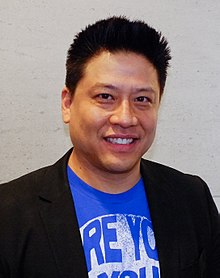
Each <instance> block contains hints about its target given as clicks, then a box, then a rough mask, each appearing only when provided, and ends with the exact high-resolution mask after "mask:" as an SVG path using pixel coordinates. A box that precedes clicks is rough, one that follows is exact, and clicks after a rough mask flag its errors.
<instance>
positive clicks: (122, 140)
mask: <svg viewBox="0 0 220 278" xmlns="http://www.w3.org/2000/svg"><path fill="white" fill-rule="evenodd" d="M106 140H107V142H110V143H112V144H118V145H129V144H131V143H133V142H134V139H132V138H106Z"/></svg>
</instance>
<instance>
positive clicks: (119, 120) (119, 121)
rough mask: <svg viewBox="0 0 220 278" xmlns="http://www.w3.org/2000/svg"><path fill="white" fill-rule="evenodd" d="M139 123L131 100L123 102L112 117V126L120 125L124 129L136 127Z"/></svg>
mask: <svg viewBox="0 0 220 278" xmlns="http://www.w3.org/2000/svg"><path fill="white" fill-rule="evenodd" d="M137 122H138V120H137V117H136V115H135V113H134V111H133V108H132V105H131V104H130V102H129V100H123V101H122V102H121V103H120V105H118V107H117V108H116V109H115V110H114V111H113V113H112V115H111V117H110V123H111V124H113V125H119V126H121V127H123V128H127V127H130V126H135V125H137Z"/></svg>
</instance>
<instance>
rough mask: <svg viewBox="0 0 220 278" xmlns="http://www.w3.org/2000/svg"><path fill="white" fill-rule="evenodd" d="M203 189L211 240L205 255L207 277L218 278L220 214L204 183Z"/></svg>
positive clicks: (219, 273) (219, 274) (219, 270)
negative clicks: (205, 197)
mask: <svg viewBox="0 0 220 278" xmlns="http://www.w3.org/2000/svg"><path fill="white" fill-rule="evenodd" d="M201 182H202V183H203V184H204V188H205V191H206V196H207V203H208V210H209V217H210V226H211V238H210V241H209V243H208V247H207V253H206V264H207V265H206V268H207V273H206V276H207V277H211V278H219V277H220V214H219V212H218V210H217V207H216V205H215V203H214V200H213V198H212V196H211V193H210V190H209V188H208V186H207V185H206V184H205V182H204V181H202V180H201Z"/></svg>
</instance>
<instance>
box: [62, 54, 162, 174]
mask: <svg viewBox="0 0 220 278" xmlns="http://www.w3.org/2000/svg"><path fill="white" fill-rule="evenodd" d="M159 92H160V87H159V83H158V76H157V72H156V69H155V68H154V66H153V65H152V64H151V63H150V62H149V61H148V60H147V59H146V58H144V57H143V56H141V55H137V54H135V53H133V52H117V53H114V54H112V53H110V52H107V51H106V52H105V51H104V52H102V53H101V54H100V55H98V56H96V57H94V58H92V59H91V60H90V61H89V62H88V64H87V66H86V68H85V72H84V77H83V78H82V79H81V80H80V81H79V83H78V85H77V87H76V90H75V92H74V96H73V97H72V98H71V97H70V93H69V91H68V90H67V89H64V90H63V92H62V104H63V119H64V122H65V123H69V129H70V136H71V140H72V143H73V145H74V150H73V154H72V159H73V160H74V161H75V162H76V161H77V163H78V164H80V165H81V166H82V167H83V168H84V169H88V170H92V171H93V173H94V174H95V173H96V172H97V173H100V171H101V172H102V173H104V172H106V173H107V172H108V173H129V172H131V171H133V170H134V169H139V162H140V158H141V157H142V155H143V154H144V153H145V152H146V151H147V150H148V149H149V147H150V146H151V144H152V142H153V139H154V136H155V130H156V124H157V113H158V108H159Z"/></svg>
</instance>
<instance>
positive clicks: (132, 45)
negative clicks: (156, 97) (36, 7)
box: [65, 16, 171, 94]
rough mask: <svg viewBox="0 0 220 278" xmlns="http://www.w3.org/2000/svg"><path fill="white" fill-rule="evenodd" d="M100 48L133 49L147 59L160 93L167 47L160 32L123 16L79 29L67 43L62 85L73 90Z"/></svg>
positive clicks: (165, 65)
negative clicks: (151, 65)
mask: <svg viewBox="0 0 220 278" xmlns="http://www.w3.org/2000/svg"><path fill="white" fill-rule="evenodd" d="M102 51H109V52H111V53H115V52H118V51H126V52H134V53H136V54H141V55H143V56H144V57H145V58H147V59H148V60H149V61H150V62H151V63H152V64H153V65H154V67H155V68H156V70H157V74H158V82H159V85H160V93H161V94H162V93H163V90H164V86H165V82H166V77H167V68H168V66H169V60H170V59H171V56H170V48H169V47H168V42H167V40H166V39H165V37H163V36H162V35H161V33H160V32H158V31H156V30H155V29H154V28H152V27H150V26H149V25H148V24H146V23H145V22H143V21H140V20H135V21H131V20H129V19H127V18H126V17H123V16H120V17H116V16H114V17H110V18H107V19H103V20H99V21H97V22H96V23H94V24H92V25H88V26H87V27H86V28H85V29H84V30H82V31H80V32H79V33H78V34H77V35H76V37H75V38H74V40H73V43H72V44H71V45H70V48H69V50H68V53H67V60H66V82H65V84H66V87H67V88H68V89H69V90H70V91H71V92H72V93H74V91H75V89H76V86H77V83H78V82H79V80H80V79H81V78H82V77H83V74H84V69H85V66H86V65H87V63H88V62H89V60H90V59H91V58H93V57H94V56H96V55H98V54H100V53H101V52H102Z"/></svg>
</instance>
